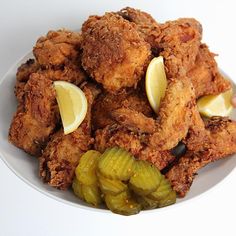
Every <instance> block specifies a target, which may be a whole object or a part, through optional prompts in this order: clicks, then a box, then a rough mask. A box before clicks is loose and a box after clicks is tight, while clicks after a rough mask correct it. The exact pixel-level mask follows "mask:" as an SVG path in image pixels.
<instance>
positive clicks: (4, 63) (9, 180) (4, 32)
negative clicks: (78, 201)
mask: <svg viewBox="0 0 236 236" xmlns="http://www.w3.org/2000/svg"><path fill="white" fill-rule="evenodd" d="M234 5H235V4H234V1H233V0H231V1H230V0H224V1H218V0H215V1H207V0H205V1H202V0H197V1H191V0H186V1H184V0H178V1H177V0H176V1H171V0H161V1H148V0H146V1H128V0H124V1H118V0H116V1H112V0H110V1H102V0H97V1H89V0H84V1H79V0H74V1H73V0H57V1H50V0H48V1H46V0H39V1H36V0H31V1H30V0H29V1H26V0H25V1H17V0H15V1H13V0H0V79H1V77H2V76H3V75H4V74H5V73H6V71H7V70H8V69H9V67H10V66H11V65H12V64H13V63H15V62H16V61H17V60H18V59H19V58H20V57H22V56H23V55H25V54H26V52H28V51H30V50H31V49H32V46H33V45H34V43H35V41H36V39H37V38H38V37H39V36H40V35H42V34H45V33H46V32H47V31H48V30H49V29H57V28H61V27H65V28H70V29H79V28H80V27H81V23H82V22H83V21H84V20H85V19H86V18H87V17H88V16H89V15H90V14H102V13H103V12H104V11H111V10H114V11H116V10H118V9H120V8H122V7H125V6H133V7H137V8H141V9H143V10H145V11H147V12H149V13H151V14H152V15H153V16H154V17H155V18H156V19H157V20H158V21H160V22H161V21H165V20H169V19H175V18H178V17H195V18H197V19H198V20H199V21H200V22H201V23H202V24H203V29H204V41H205V42H207V43H208V44H209V45H210V48H211V50H213V51H214V52H217V53H219V55H220V56H219V58H218V63H219V66H220V67H221V68H223V70H224V71H225V72H227V74H228V75H229V76H230V77H231V78H233V79H234V80H235V81H236V59H235V54H236V46H235V45H236V32H235V31H236V26H235V23H236V11H235V10H236V7H235V6H234ZM0 99H4V97H2V96H1V95H0ZM235 181H236V171H235V170H234V171H233V172H232V173H231V174H230V175H229V176H228V177H227V178H226V179H225V180H224V181H222V182H221V183H220V184H218V185H217V186H216V187H215V188H213V189H212V190H210V191H208V192H207V193H204V194H203V195H202V196H200V197H198V198H197V199H194V200H191V201H189V202H187V203H185V204H180V205H178V206H176V207H172V208H170V209H163V210H160V211H156V212H151V213H142V214H139V215H136V216H131V217H123V216H119V215H115V214H103V213H99V212H94V211H86V210H81V209H79V208H75V207H72V206H68V205H65V204H63V203H60V202H57V201H55V200H53V199H50V198H48V197H46V196H44V195H43V194H41V193H39V192H37V191H36V190H34V189H32V188H31V187H29V186H28V185H26V184H25V183H24V182H22V181H21V180H20V179H19V178H18V177H16V176H15V175H14V174H13V173H12V172H11V171H10V170H9V169H8V168H7V167H6V166H5V164H4V163H3V162H2V161H0V236H8V235H9V236H13V235H17V236H21V235H24V236H25V235H34V236H38V235H40V236H41V235H58V236H59V235H112V236H113V235H114V236H115V235H124V236H125V235H148V234H150V235H161V234H162V235H191V236H194V235H207V234H209V235H227V236H229V235H236V230H235V214H236V203H235V201H236V191H235Z"/></svg>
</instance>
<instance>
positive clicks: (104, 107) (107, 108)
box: [92, 90, 153, 130]
mask: <svg viewBox="0 0 236 236" xmlns="http://www.w3.org/2000/svg"><path fill="white" fill-rule="evenodd" d="M122 107H123V108H130V109H132V110H135V111H137V112H141V113H143V114H144V115H145V116H147V117H151V116H153V111H152V109H151V107H150V105H149V102H148V100H147V97H146V95H145V94H143V93H142V92H141V91H139V90H133V91H130V92H126V91H122V92H120V93H118V94H110V93H103V94H101V95H100V96H99V97H98V99H97V100H96V101H95V104H94V105H93V110H92V114H93V121H92V123H93V130H96V129H101V128H104V127H105V126H107V125H111V124H114V119H113V118H112V117H111V114H112V111H115V110H117V109H118V108H122Z"/></svg>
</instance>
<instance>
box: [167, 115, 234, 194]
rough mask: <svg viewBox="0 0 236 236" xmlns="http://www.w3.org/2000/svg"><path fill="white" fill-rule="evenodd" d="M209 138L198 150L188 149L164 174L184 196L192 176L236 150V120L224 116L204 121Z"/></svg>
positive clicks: (190, 183)
mask: <svg viewBox="0 0 236 236" xmlns="http://www.w3.org/2000/svg"><path fill="white" fill-rule="evenodd" d="M206 130H207V131H208V135H209V139H208V141H206V140H204V142H202V147H201V149H200V150H198V151H195V152H193V151H188V152H187V153H186V155H185V156H183V157H181V158H180V160H179V162H178V163H177V164H176V165H174V166H173V167H172V168H171V169H170V171H169V172H168V173H167V174H166V177H167V178H168V179H169V180H170V182H171V184H172V187H173V188H174V190H175V191H176V192H177V193H178V194H179V196H180V197H184V196H185V195H186V193H187V192H188V191H189V189H190V187H191V185H192V182H193V179H194V176H195V175H196V173H197V172H198V171H199V169H201V168H202V167H204V166H206V165H207V164H209V163H211V162H213V161H216V160H219V159H221V158H224V157H226V156H228V155H230V154H233V153H235V152H236V122H235V121H232V120H230V119H228V118H224V117H213V118H211V119H210V120H207V121H206Z"/></svg>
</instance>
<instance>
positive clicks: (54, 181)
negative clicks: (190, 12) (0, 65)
mask: <svg viewBox="0 0 236 236" xmlns="http://www.w3.org/2000/svg"><path fill="white" fill-rule="evenodd" d="M201 39H202V26H201V24H200V23H199V22H198V21H197V20H195V19H193V18H181V19H178V20H175V21H167V22H165V23H158V22H156V21H155V20H154V19H153V18H152V17H151V15H149V14H147V13H145V12H142V11H140V10H136V9H133V8H129V7H127V8H124V9H122V10H120V11H118V12H109V13H106V14H105V15H103V16H90V17H89V18H88V20H87V21H85V22H84V24H83V26H82V31H81V32H79V33H78V32H72V31H68V30H58V31H49V32H48V34H47V35H46V36H43V37H40V38H39V39H38V41H37V43H36V45H35V46H34V48H33V54H34V57H35V59H30V60H28V61H27V62H26V63H24V64H23V65H21V66H20V67H19V68H18V71H17V75H16V85H15V95H16V98H17V100H18V108H17V112H16V114H15V115H14V118H13V120H12V123H11V127H10V130H9V140H10V142H11V143H13V144H14V145H15V146H17V147H19V148H21V149H23V150H24V151H25V152H27V153H29V154H30V155H32V156H36V157H38V160H39V175H40V177H41V179H42V180H43V181H44V182H46V183H48V184H49V185H51V186H53V187H56V188H58V189H62V190H65V189H67V188H69V187H70V186H71V183H72V180H73V177H74V170H75V168H76V166H77V164H78V162H79V159H80V156H81V155H82V154H83V153H84V152H86V151H87V150H89V149H96V150H98V151H100V152H103V151H104V150H105V149H106V148H108V147H114V146H118V147H122V148H124V149H126V150H128V151H129V152H130V153H132V154H133V156H134V157H136V158H137V159H142V160H147V161H149V162H151V163H153V164H154V165H155V166H156V167H157V168H158V169H159V170H161V171H162V173H165V175H166V177H167V178H168V179H169V181H170V182H171V184H172V187H173V189H174V190H175V191H176V192H177V193H178V195H179V196H180V197H184V196H185V195H186V193H187V192H188V190H189V188H190V186H191V184H192V182H193V179H194V176H195V175H196V173H197V172H198V170H199V169H200V168H202V167H203V166H205V165H207V164H208V163H211V162H213V161H216V160H219V159H221V158H223V157H226V156H228V155H230V154H232V153H235V152H236V122H235V121H232V120H230V119H229V118H227V117H212V118H210V119H203V118H202V117H201V116H200V114H199V112H198V109H197V107H196V100H197V99H198V98H199V97H201V96H204V95H209V94H219V93H222V92H224V91H226V90H229V89H231V84H230V82H229V81H228V80H226V79H224V77H223V76H222V75H221V74H220V72H219V70H218V67H217V64H216V61H215V59H214V57H215V55H216V54H214V53H212V52H210V51H209V49H208V46H207V45H206V44H204V43H202V42H201ZM160 55H161V56H163V58H164V64H165V71H166V75H167V79H168V86H167V90H166V93H165V97H164V98H163V100H162V101H161V105H160V109H159V112H158V114H155V113H154V112H153V110H152V109H151V107H150V105H149V102H148V100H147V96H146V93H145V86H144V84H145V72H146V69H147V66H148V64H149V62H150V61H151V59H152V58H153V57H157V56H160ZM56 80H63V81H68V82H71V83H73V84H75V85H77V86H79V87H80V88H81V89H82V90H83V92H84V93H85V95H86V97H87V100H88V104H89V106H88V111H87V115H86V118H85V120H84V121H83V122H82V124H81V125H80V126H79V128H78V129H77V130H75V131H74V132H73V133H71V134H68V135H64V133H63V128H62V124H61V120H60V114H59V109H58V105H57V102H56V93H55V90H54V86H53V82H54V81H56ZM180 143H181V144H182V145H185V147H186V152H184V153H183V154H182V155H180V156H176V155H174V152H173V150H175V148H176V147H177V146H178V145H180Z"/></svg>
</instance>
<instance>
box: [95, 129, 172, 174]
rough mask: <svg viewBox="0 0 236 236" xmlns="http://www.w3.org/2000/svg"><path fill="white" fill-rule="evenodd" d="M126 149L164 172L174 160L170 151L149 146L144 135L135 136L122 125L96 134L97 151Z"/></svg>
mask: <svg viewBox="0 0 236 236" xmlns="http://www.w3.org/2000/svg"><path fill="white" fill-rule="evenodd" d="M114 146H118V147H121V148H124V149H125V150H127V151H129V152H130V153H132V155H134V156H135V157H136V158H137V159H141V160H147V161H149V162H151V163H152V164H154V165H155V166H156V167H157V168H158V169H159V170H162V169H163V168H165V167H166V166H167V165H169V163H170V162H172V161H173V160H174V156H173V155H172V154H171V152H170V151H158V149H157V148H152V147H150V146H149V145H148V142H147V137H146V136H145V135H144V134H135V133H133V132H132V131H129V130H128V129H126V128H125V127H122V126H120V125H117V124H114V125H108V126H106V127H105V128H104V129H99V130H97V131H96V134H95V149H96V150H98V151H100V152H104V151H105V149H106V148H108V147H114Z"/></svg>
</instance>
